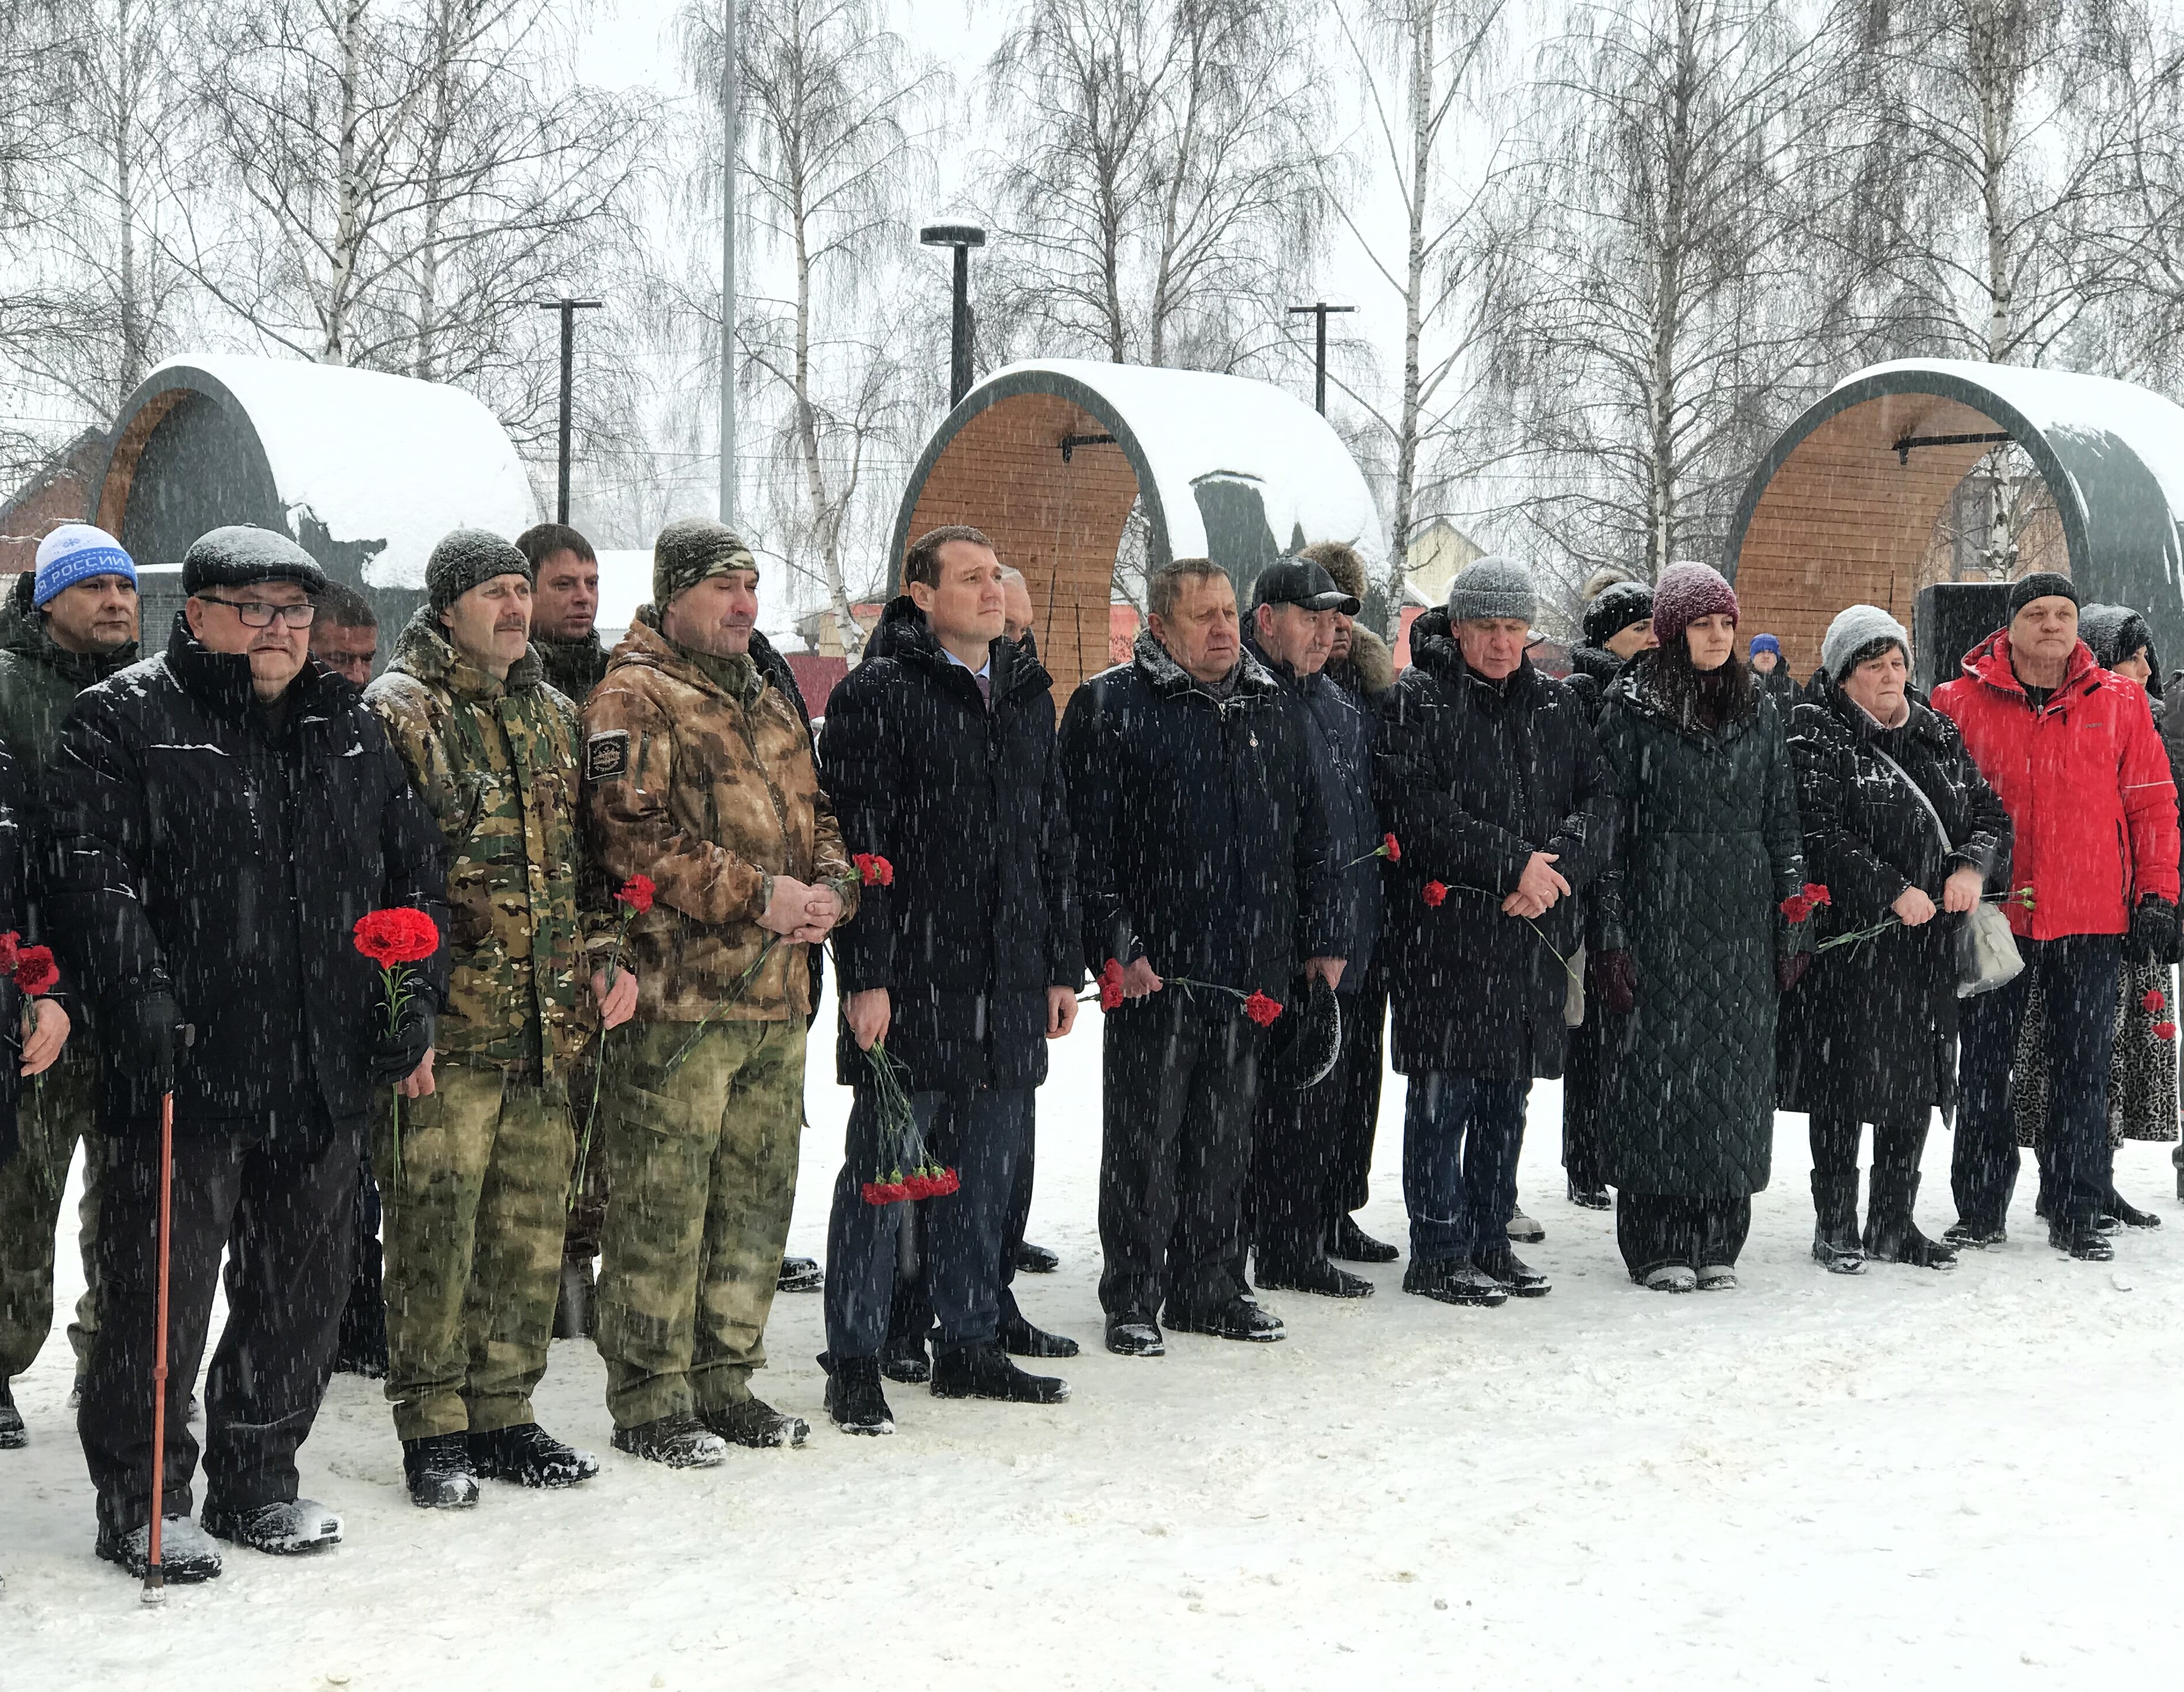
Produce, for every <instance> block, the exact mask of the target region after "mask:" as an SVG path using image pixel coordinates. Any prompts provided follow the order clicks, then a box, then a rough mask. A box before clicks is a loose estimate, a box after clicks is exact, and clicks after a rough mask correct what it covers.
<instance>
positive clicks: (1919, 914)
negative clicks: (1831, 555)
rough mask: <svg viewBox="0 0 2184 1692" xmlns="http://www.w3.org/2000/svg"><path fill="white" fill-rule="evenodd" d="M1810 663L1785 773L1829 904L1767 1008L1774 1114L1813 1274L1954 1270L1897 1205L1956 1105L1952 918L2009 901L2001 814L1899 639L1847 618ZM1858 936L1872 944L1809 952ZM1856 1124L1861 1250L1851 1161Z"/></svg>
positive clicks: (1912, 1189)
mask: <svg viewBox="0 0 2184 1692" xmlns="http://www.w3.org/2000/svg"><path fill="white" fill-rule="evenodd" d="M1820 654H1821V670H1820V673H1819V675H1818V676H1815V677H1814V683H1813V687H1812V689H1811V690H1810V692H1809V693H1808V695H1807V697H1806V699H1805V700H1804V702H1803V703H1802V704H1799V705H1798V706H1797V709H1796V710H1795V711H1794V712H1793V713H1792V714H1791V726H1790V761H1791V765H1792V767H1794V768H1795V770H1796V771H1797V809H1798V811H1799V813H1800V815H1801V817H1802V821H1803V823H1804V829H1805V854H1806V863H1807V866H1808V871H1807V872H1808V874H1809V875H1811V877H1813V879H1814V881H1816V882H1821V883H1823V884H1825V886H1826V887H1827V888H1828V890H1829V893H1830V904H1828V905H1827V906H1825V908H1824V909H1822V910H1820V911H1819V913H1818V914H1817V916H1815V917H1814V921H1813V927H1814V945H1815V948H1816V949H1815V952H1814V960H1813V966H1812V968H1811V970H1810V971H1808V972H1807V974H1806V976H1805V978H1804V980H1803V981H1802V982H1799V983H1798V985H1797V989H1796V991H1794V992H1792V993H1790V994H1789V995H1788V996H1787V997H1786V998H1785V999H1783V1001H1782V1017H1781V1024H1780V1028H1779V1029H1778V1031H1777V1033H1776V1040H1775V1064H1776V1069H1775V1088H1776V1091H1775V1100H1776V1102H1777V1103H1778V1104H1779V1105H1781V1107H1782V1108H1783V1109H1784V1110H1802V1111H1806V1112H1808V1114H1809V1115H1810V1116H1811V1118H1812V1136H1813V1209H1814V1214H1815V1216H1816V1218H1817V1221H1816V1225H1815V1227H1814V1233H1813V1255H1814V1257H1815V1258H1816V1259H1818V1260H1819V1262H1820V1263H1822V1264H1823V1265H1824V1266H1826V1267H1827V1268H1828V1269H1830V1270H1831V1271H1833V1272H1836V1273H1837V1274H1856V1273H1858V1272H1859V1271H1860V1270H1862V1269H1864V1267H1865V1260H1866V1259H1867V1258H1868V1257H1872V1258H1875V1259H1877V1260H1879V1261H1882V1262H1887V1263H1911V1264H1916V1265H1918V1266H1920V1267H1923V1268H1928V1269H1948V1268H1953V1267H1954V1266H1955V1265H1956V1261H1957V1259H1956V1253H1955V1252H1954V1251H1953V1250H1950V1249H1949V1248H1948V1247H1947V1246H1946V1245H1943V1244H1940V1243H1938V1242H1937V1241H1935V1240H1931V1239H1929V1238H1927V1237H1926V1236H1925V1234H1924V1233H1920V1232H1919V1226H1918V1224H1917V1223H1916V1222H1914V1221H1913V1220H1912V1214H1911V1211H1912V1204H1913V1201H1914V1199H1916V1198H1917V1197H1918V1194H1919V1157H1920V1154H1921V1153H1922V1152H1923V1150H1924V1149H1925V1144H1926V1127H1927V1124H1928V1122H1930V1121H1931V1119H1932V1116H1933V1113H1934V1107H1935V1106H1936V1105H1940V1106H1942V1108H1943V1110H1947V1109H1948V1108H1949V1107H1950V1106H1951V1105H1953V1103H1954V1100H1955V1094H1956V1077H1957V971H1956V939H1957V936H1958V932H1959V927H1960V923H1961V921H1962V917H1961V915H1960V913H1963V912H1965V911H1969V910H1971V909H1972V908H1973V907H1974V906H1975V905H1976V904H1978V903H1979V901H1980V899H1981V898H1982V897H1983V896H1984V895H1986V894H1987V893H2003V892H2005V891H2007V889H2008V886H2009V846H2010V827H2009V812H2008V811H2006V810H2003V806H2002V801H2001V800H2000V799H1997V798H1996V797H1995V793H1994V790H1993V789H1992V788H1990V787H1988V786H1987V784H1986V781H1985V779H1984V778H1982V777H1981V775H1980V772H1979V765H1976V764H1975V763H1974V762H1973V761H1972V758H1971V754H1970V753H1968V752H1967V751H1965V750H1964V741H1963V739H1962V738H1961V737H1959V736H1958V733H1957V730H1956V725H1955V724H1953V723H1952V722H1951V721H1949V720H1948V719H1947V717H1945V716H1943V715H1942V714H1941V713H1940V712H1939V711H1936V710H1933V709H1931V707H1930V706H1929V705H1928V704H1926V702H1925V699H1922V698H1920V697H1919V695H1918V694H1917V693H1914V692H1913V691H1912V690H1911V689H1910V688H1909V687H1908V686H1907V685H1906V683H1907V682H1908V676H1909V672H1910V656H1911V648H1910V639H1909V637H1908V635H1906V634H1905V632H1904V631H1903V624H1901V623H1899V622H1897V621H1896V619H1895V618H1893V617H1892V616H1890V615H1888V613H1887V612H1886V611H1884V610H1882V609H1880V608H1879V607H1878V606H1875V605H1853V606H1851V607H1850V608H1849V609H1847V610H1845V611H1844V612H1842V613H1841V615H1839V616H1837V617H1836V620H1835V621H1834V622H1833V623H1831V624H1830V625H1829V627H1828V632H1827V637H1826V638H1825V640H1823V641H1822V642H1821V643H1820ZM1882 925H1886V926H1885V927H1884V926H1882ZM1876 927H1879V928H1880V932H1878V933H1873V932H1871V931H1873V930H1874V929H1875V928H1876ZM1859 933H1865V934H1868V935H1869V938H1865V939H1862V940H1855V941H1852V942H1850V943H1847V944H1842V945H1837V946H1830V947H1828V948H1826V949H1824V950H1822V949H1818V948H1819V945H1820V943H1823V942H1825V941H1826V940H1828V939H1830V938H1832V937H1834V936H1837V935H1852V934H1859ZM1868 1122H1870V1123H1872V1124H1873V1174H1872V1177H1871V1183H1870V1186H1869V1208H1868V1210H1867V1212H1866V1222H1865V1232H1864V1235H1863V1236H1862V1237H1861V1236H1860V1234H1859V1233H1858V1139H1859V1138H1860V1135H1861V1133H1863V1130H1864V1124H1865V1123H1868Z"/></svg>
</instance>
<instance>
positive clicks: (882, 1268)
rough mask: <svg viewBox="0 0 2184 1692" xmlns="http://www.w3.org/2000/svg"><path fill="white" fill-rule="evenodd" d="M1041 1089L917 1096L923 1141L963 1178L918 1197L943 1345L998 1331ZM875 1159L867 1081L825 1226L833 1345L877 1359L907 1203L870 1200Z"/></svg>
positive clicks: (979, 1340)
mask: <svg viewBox="0 0 2184 1692" xmlns="http://www.w3.org/2000/svg"><path fill="white" fill-rule="evenodd" d="M1035 1096H1036V1095H1035V1094H1034V1093H1033V1091H1032V1090H1031V1089H1030V1088H1022V1089H1009V1090H1001V1089H997V1088H978V1090H977V1091H975V1092H971V1093H914V1094H911V1099H910V1104H911V1110H912V1112H914V1113H915V1115H916V1116H917V1126H918V1131H919V1132H920V1133H922V1134H923V1136H924V1137H925V1144H926V1146H927V1149H928V1150H929V1151H931V1153H932V1154H933V1156H934V1157H936V1158H937V1159H939V1160H940V1161H941V1162H942V1163H944V1164H946V1165H948V1166H950V1167H952V1168H953V1169H954V1170H955V1171H956V1178H957V1180H958V1181H960V1182H961V1183H962V1184H961V1187H960V1188H958V1189H957V1190H956V1191H955V1192H953V1193H950V1194H948V1195H947V1196H946V1197H945V1198H939V1199H925V1200H923V1201H922V1203H921V1204H920V1205H918V1211H919V1214H920V1221H921V1223H922V1227H923V1230H924V1244H925V1250H924V1259H925V1276H926V1284H927V1285H928V1286H929V1287H930V1288H932V1293H933V1315H934V1316H935V1317H936V1318H937V1319H938V1320H939V1324H940V1345H941V1349H942V1350H948V1349H949V1348H950V1347H953V1346H959V1345H983V1344H989V1343H990V1342H992V1340H993V1339H995V1336H996V1334H997V1333H999V1330H1000V1294H1001V1285H1002V1274H1001V1250H1002V1238H1003V1235H1004V1233H1006V1225H1007V1220H1008V1215H1009V1210H1010V1205H1011V1199H1012V1197H1013V1194H1014V1191H1015V1184H1016V1166H1017V1160H1018V1159H1019V1158H1020V1157H1022V1155H1024V1150H1025V1148H1026V1146H1027V1144H1028V1142H1029V1140H1030V1138H1031V1126H1032V1110H1033V1100H1034V1098H1035ZM879 1156H880V1133H879V1110H878V1104H877V1099H876V1098H875V1096H874V1094H873V1093H872V1089H871V1088H866V1087H860V1088H857V1090H856V1099H855V1103H854V1104H853V1105H851V1106H850V1128H849V1133H848V1136H847V1139H846V1143H845V1144H844V1148H843V1162H842V1170H841V1173H840V1174H838V1175H837V1176H836V1177H834V1203H833V1214H832V1215H831V1216H829V1217H828V1219H827V1350H828V1351H829V1352H831V1353H832V1354H833V1355H834V1356H835V1357H838V1358H853V1357H877V1356H878V1355H880V1348H881V1346H882V1345H883V1344H885V1342H886V1339H887V1333H888V1311H889V1306H890V1305H892V1304H893V1303H894V1275H895V1249H896V1248H895V1234H896V1232H897V1230H898V1229H899V1228H900V1227H901V1225H902V1220H903V1217H904V1216H905V1213H906V1212H907V1211H909V1209H910V1206H909V1205H868V1204H866V1202H865V1201H864V1198H863V1196H862V1189H863V1187H864V1183H866V1182H867V1181H870V1180H872V1179H873V1178H874V1177H875V1176H876V1175H877V1174H878V1173H879V1172H880V1171H879V1168H878V1159H879Z"/></svg>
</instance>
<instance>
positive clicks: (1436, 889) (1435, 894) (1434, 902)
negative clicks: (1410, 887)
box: [1418, 882, 1448, 910]
mask: <svg viewBox="0 0 2184 1692" xmlns="http://www.w3.org/2000/svg"><path fill="white" fill-rule="evenodd" d="M1418 896H1419V897H1420V898H1421V899H1424V900H1425V902H1426V903H1427V904H1429V905H1431V906H1432V907H1433V908H1434V909H1435V910H1440V902H1441V901H1442V900H1443V899H1446V898H1447V897H1448V888H1446V886H1445V885H1444V884H1443V883H1441V882H1427V883H1426V884H1425V887H1424V889H1423V890H1422V891H1421V892H1420V893H1419V895H1418Z"/></svg>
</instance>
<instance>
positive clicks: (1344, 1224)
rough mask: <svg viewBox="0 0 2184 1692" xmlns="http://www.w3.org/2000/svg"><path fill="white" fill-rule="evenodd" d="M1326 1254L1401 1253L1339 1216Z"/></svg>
mask: <svg viewBox="0 0 2184 1692" xmlns="http://www.w3.org/2000/svg"><path fill="white" fill-rule="evenodd" d="M2177 1190H2178V1193H2179V1195H2180V1196H2184V1175H2180V1176H2179V1177H2177ZM1327 1255H1329V1257H1337V1258H1340V1259H1341V1260H1342V1261H1344V1262H1345V1263H1393V1262H1394V1261H1396V1259H1397V1258H1398V1257H1401V1255H1403V1254H1402V1253H1401V1251H1400V1250H1397V1249H1396V1247H1394V1246H1392V1245H1390V1244H1388V1243H1387V1241H1385V1240H1384V1239H1375V1238H1373V1236H1372V1235H1371V1234H1369V1233H1366V1232H1365V1230H1364V1229H1363V1228H1362V1227H1358V1226H1357V1218H1356V1217H1355V1216H1337V1217H1336V1218H1335V1219H1334V1232H1333V1233H1332V1234H1331V1235H1330V1236H1329V1239H1328V1244H1327Z"/></svg>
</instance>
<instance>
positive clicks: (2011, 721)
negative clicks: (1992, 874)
mask: <svg viewBox="0 0 2184 1692" xmlns="http://www.w3.org/2000/svg"><path fill="white" fill-rule="evenodd" d="M1934 704H1935V706H1936V709H1937V710H1942V711H1943V712H1946V713H1947V715H1948V717H1949V719H1950V720H1951V721H1953V722H1954V723H1955V724H1956V726H1957V727H1958V731H1959V732H1961V733H1962V734H1963V735H1964V745H1965V747H1966V749H1968V750H1969V751H1970V753H1971V754H1972V758H1973V760H1974V761H1975V763H1977V764H1978V765H1979V768H1980V774H1981V775H1982V776H1986V779H1987V784H1988V785H1989V786H1990V787H1992V788H1993V789H1994V790H1995V792H1996V793H1997V794H1998V795H1999V796H2000V797H2001V799H2002V803H2003V809H2004V810H2007V811H2008V812H2009V820H2010V821H2011V822H2012V823H2013V824H2014V826H2015V829H2016V843H2015V851H2014V854H2013V864H2012V868H2011V871H2010V878H2009V879H2010V886H2011V887H2012V888H2022V887H2030V888H2031V889H2032V892H2033V908H2032V910H2031V911H2030V912H2027V911H2025V910H2024V909H2023V908H2022V907H2021V906H2018V905H2012V906H2010V907H2009V926H2010V927H2011V929H2012V930H2013V931H2014V932H2016V933H2017V934H2019V935H2020V936H2025V937H2029V938H2032V939H2035V940H2053V939H2059V938H2061V937H2062V936H2064V935H2065V934H2121V933H2124V932H2126V931H2127V930H2128V929H2129V928H2130V927H2131V909H2132V907H2133V906H2134V905H2136V904H2137V903H2138V901H2139V900H2140V899H2142V898H2144V897H2145V896H2146V895H2147V894H2148V893H2155V894H2159V896H2160V897H2161V898H2163V899H2167V900H2169V901H2170V903H2171V904H2174V903H2175V902H2176V882H2177V876H2176V849H2177V833H2176V783H2175V782H2173V781H2171V780H2170V774H2169V759H2168V756H2167V754H2165V752H2164V751H2163V750H2162V746H2161V736H2160V734H2159V732H2157V731H2156V730H2155V728H2154V726H2153V712H2152V711H2151V710H2149V709H2148V706H2147V702H2146V690H2145V689H2144V688H2143V687H2140V686H2139V685H2138V684H2137V682H2132V681H2129V680H2127V679H2126V678H2125V677H2124V676H2118V675H2115V674H2114V673H2112V672H2111V671H2106V670H2103V669H2102V668H2101V667H2100V665H2098V664H2096V663H2095V662H2094V661H2093V654H2092V650H2091V649H2090V648H2088V647H2087V645H2086V643H2084V642H2083V641H2080V642H2079V643H2078V647H2077V650H2076V651H2075V652H2073V653H2072V654H2070V667H2069V669H2068V670H2067V671H2065V672H2064V678H2063V685H2062V686H2061V687H2058V688H2057V689H2056V690H2055V691H2054V693H2052V694H2051V695H2050V696H2049V697H2048V708H2047V709H2046V710H2042V711H2035V710H2033V709H2032V701H2031V699H2027V698H2026V697H2025V687H2024V684H2023V683H2021V682H2019V681H2018V679H2017V676H2016V674H2015V672H2014V671H2012V670H2011V669H2010V667H2009V631H2008V630H2007V629H2004V630H2003V631H2001V632H1998V633H1996V634H1992V635H1990V636H1988V637H1986V640H1984V641H1982V642H1981V643H1980V644H1979V645H1978V646H1977V647H1975V648H1973V650H1972V651H1971V652H1970V653H1969V654H1966V655H1965V658H1964V674H1963V675H1962V676H1958V678H1957V679H1956V680H1955V681H1953V682H1947V683H1945V684H1944V685H1943V686H1942V687H1936V689H1935V690H1934Z"/></svg>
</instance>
